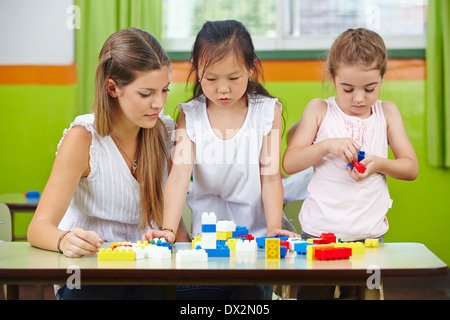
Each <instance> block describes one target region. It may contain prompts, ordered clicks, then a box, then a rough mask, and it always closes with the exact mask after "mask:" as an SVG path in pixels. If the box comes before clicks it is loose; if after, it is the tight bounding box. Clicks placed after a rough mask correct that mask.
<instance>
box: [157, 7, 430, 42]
mask: <svg viewBox="0 0 450 320" xmlns="http://www.w3.org/2000/svg"><path fill="white" fill-rule="evenodd" d="M427 2H428V0H264V1H261V0H214V1H211V0H163V41H162V42H163V44H164V46H165V47H166V48H167V50H168V51H190V50H191V48H192V44H193V42H194V39H195V36H196V34H197V32H198V31H199V30H200V28H201V26H202V25H203V23H204V22H205V21H207V20H222V19H235V20H239V21H241V22H242V23H244V25H245V26H246V27H247V29H248V30H249V32H250V33H251V35H252V38H253V40H254V44H255V47H256V49H257V50H265V51H267V50H270V51H276V50H323V49H327V48H329V47H330V46H331V44H332V42H333V40H334V39H335V38H336V36H337V35H338V34H340V33H341V32H343V31H345V30H346V29H348V28H357V27H366V28H369V29H372V30H374V31H376V32H378V33H379V34H380V35H381V36H383V38H384V39H385V41H386V44H387V46H388V48H389V49H423V48H425V45H426V38H425V33H426V6H427Z"/></svg>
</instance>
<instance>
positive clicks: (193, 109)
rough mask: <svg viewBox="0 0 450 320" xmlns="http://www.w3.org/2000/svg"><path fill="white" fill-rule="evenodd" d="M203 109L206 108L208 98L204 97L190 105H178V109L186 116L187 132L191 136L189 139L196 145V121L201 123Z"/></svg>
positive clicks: (191, 102) (189, 103)
mask: <svg viewBox="0 0 450 320" xmlns="http://www.w3.org/2000/svg"><path fill="white" fill-rule="evenodd" d="M202 108H206V97H205V96H204V95H202V96H200V97H198V98H196V99H194V100H192V101H190V102H188V103H180V104H179V105H178V109H180V111H183V112H184V115H185V116H186V132H187V134H188V136H189V139H191V140H192V142H194V143H195V138H196V134H195V121H199V119H201V112H202V110H203V109H202Z"/></svg>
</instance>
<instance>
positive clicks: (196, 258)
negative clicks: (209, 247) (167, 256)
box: [175, 249, 208, 263]
mask: <svg viewBox="0 0 450 320" xmlns="http://www.w3.org/2000/svg"><path fill="white" fill-rule="evenodd" d="M175 261H176V262H177V263H180V262H206V261H208V255H207V253H206V251H205V250H203V249H199V250H180V251H178V252H177V253H176V255H175Z"/></svg>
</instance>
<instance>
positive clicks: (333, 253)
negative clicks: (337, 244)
mask: <svg viewBox="0 0 450 320" xmlns="http://www.w3.org/2000/svg"><path fill="white" fill-rule="evenodd" d="M314 252H315V256H316V259H317V260H344V259H349V258H350V256H351V255H352V249H351V248H344V247H343V248H317V249H315V250H314Z"/></svg>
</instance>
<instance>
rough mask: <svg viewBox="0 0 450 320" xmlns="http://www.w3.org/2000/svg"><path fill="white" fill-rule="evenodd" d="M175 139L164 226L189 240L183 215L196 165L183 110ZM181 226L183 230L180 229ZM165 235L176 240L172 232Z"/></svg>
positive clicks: (165, 195)
mask: <svg viewBox="0 0 450 320" xmlns="http://www.w3.org/2000/svg"><path fill="white" fill-rule="evenodd" d="M175 139H176V140H175V147H174V151H173V154H172V162H173V164H172V170H171V171H170V174H169V177H168V178H167V181H166V185H165V188H164V217H163V228H167V229H171V230H173V232H175V233H176V234H177V241H189V236H188V234H187V232H186V228H185V227H184V223H182V221H181V216H182V213H183V208H184V205H185V203H186V195H187V192H188V190H189V182H190V179H191V175H192V168H193V165H194V143H193V142H192V141H191V139H190V138H189V136H188V134H187V131H186V117H185V115H184V113H183V112H181V113H180V116H179V118H178V124H177V129H176V130H175ZM179 226H180V227H181V228H182V230H179ZM164 237H165V238H166V239H167V240H168V241H170V242H173V241H174V240H175V239H174V235H173V234H172V233H171V232H168V233H166V234H165V235H164Z"/></svg>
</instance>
